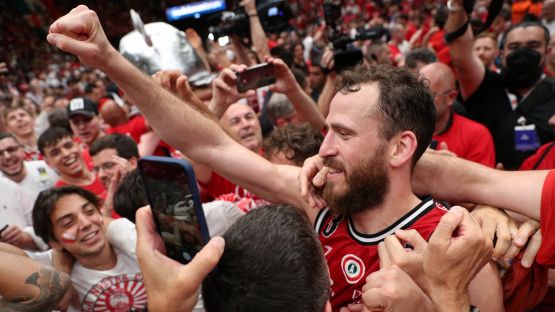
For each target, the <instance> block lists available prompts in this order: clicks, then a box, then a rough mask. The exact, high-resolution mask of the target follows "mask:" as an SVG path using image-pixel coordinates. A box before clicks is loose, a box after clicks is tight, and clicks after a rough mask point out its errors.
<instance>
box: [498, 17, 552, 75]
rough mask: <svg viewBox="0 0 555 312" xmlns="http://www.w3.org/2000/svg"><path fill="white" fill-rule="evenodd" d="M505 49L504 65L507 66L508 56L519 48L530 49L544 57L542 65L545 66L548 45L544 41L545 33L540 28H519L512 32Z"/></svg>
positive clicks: (507, 38) (509, 34)
mask: <svg viewBox="0 0 555 312" xmlns="http://www.w3.org/2000/svg"><path fill="white" fill-rule="evenodd" d="M505 39H506V40H505V41H506V42H505V47H504V48H505V49H504V51H503V64H504V65H506V64H507V63H506V60H507V55H509V54H511V52H513V51H514V50H516V49H518V48H524V47H526V48H530V49H532V50H536V51H537V52H539V53H540V54H541V55H542V61H541V65H542V66H543V65H544V64H545V57H544V56H545V54H546V52H547V48H546V46H547V43H546V42H545V39H544V31H543V28H542V27H539V26H529V27H517V28H514V29H513V30H511V32H509V33H508V34H507V37H506V38H505Z"/></svg>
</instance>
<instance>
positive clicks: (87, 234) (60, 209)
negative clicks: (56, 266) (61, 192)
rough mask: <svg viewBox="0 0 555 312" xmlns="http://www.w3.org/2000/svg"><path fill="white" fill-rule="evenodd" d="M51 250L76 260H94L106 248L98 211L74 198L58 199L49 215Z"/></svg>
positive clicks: (78, 197)
mask: <svg viewBox="0 0 555 312" xmlns="http://www.w3.org/2000/svg"><path fill="white" fill-rule="evenodd" d="M50 222H51V223H52V232H53V235H54V239H55V241H52V242H51V244H52V246H53V247H55V248H63V249H65V250H66V251H67V252H69V253H70V254H71V255H73V256H74V257H75V258H76V259H77V260H79V258H82V257H94V256H97V255H98V254H100V253H101V252H102V251H103V249H104V248H105V247H106V244H107V240H106V237H105V233H104V227H103V220H102V215H101V214H100V211H99V210H98V209H97V208H96V207H95V206H94V205H93V204H92V203H90V202H89V201H87V200H86V199H85V198H83V197H81V196H80V195H77V194H69V195H65V196H63V197H61V198H60V199H58V201H57V202H56V207H55V208H54V211H52V213H51V214H50Z"/></svg>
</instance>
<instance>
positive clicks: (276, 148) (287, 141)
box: [262, 123, 324, 166]
mask: <svg viewBox="0 0 555 312" xmlns="http://www.w3.org/2000/svg"><path fill="white" fill-rule="evenodd" d="M323 141H324V136H323V135H322V133H320V131H316V130H315V129H314V128H312V127H311V126H310V125H309V124H308V123H304V124H288V125H285V126H283V127H279V128H276V129H274V131H272V133H270V135H269V136H268V137H267V138H266V139H264V143H263V144H262V149H263V150H264V153H265V154H266V155H271V154H274V153H277V152H287V151H289V150H291V151H293V155H292V156H291V157H289V156H287V154H286V157H287V159H289V160H292V161H293V162H294V163H295V164H296V165H298V166H302V164H303V162H304V161H305V159H307V158H308V157H311V156H314V155H316V154H318V150H319V149H320V145H322V142H323Z"/></svg>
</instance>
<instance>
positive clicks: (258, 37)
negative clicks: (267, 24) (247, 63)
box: [249, 14, 270, 60]
mask: <svg viewBox="0 0 555 312" xmlns="http://www.w3.org/2000/svg"><path fill="white" fill-rule="evenodd" d="M249 24H250V27H251V39H252V44H253V46H254V47H255V48H256V54H257V55H258V59H260V60H263V59H264V57H265V56H266V55H270V50H269V49H268V38H266V33H265V32H264V29H263V28H262V24H260V19H259V17H258V14H256V15H255V14H249Z"/></svg>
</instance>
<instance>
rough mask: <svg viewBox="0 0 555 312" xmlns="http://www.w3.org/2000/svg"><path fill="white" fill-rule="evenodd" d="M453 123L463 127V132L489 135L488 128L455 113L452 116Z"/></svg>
mask: <svg viewBox="0 0 555 312" xmlns="http://www.w3.org/2000/svg"><path fill="white" fill-rule="evenodd" d="M453 118H454V122H456V123H458V124H459V125H460V126H462V127H464V129H465V131H473V132H484V133H488V134H489V130H488V128H486V126H484V125H482V124H481V123H479V122H476V121H474V120H471V119H468V118H466V117H464V116H461V115H459V114H457V113H454V114H453Z"/></svg>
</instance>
